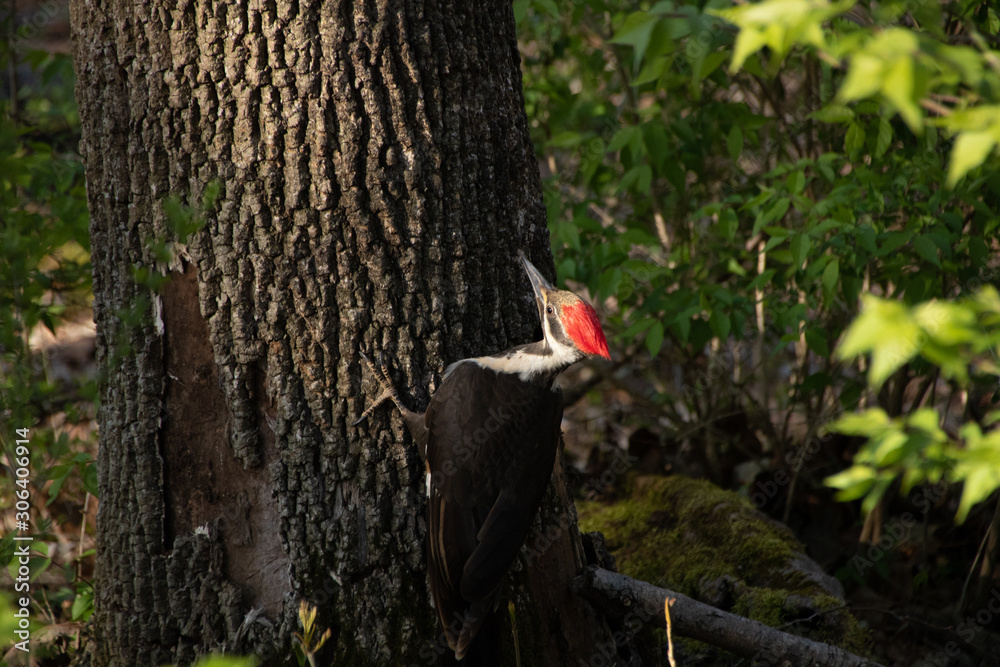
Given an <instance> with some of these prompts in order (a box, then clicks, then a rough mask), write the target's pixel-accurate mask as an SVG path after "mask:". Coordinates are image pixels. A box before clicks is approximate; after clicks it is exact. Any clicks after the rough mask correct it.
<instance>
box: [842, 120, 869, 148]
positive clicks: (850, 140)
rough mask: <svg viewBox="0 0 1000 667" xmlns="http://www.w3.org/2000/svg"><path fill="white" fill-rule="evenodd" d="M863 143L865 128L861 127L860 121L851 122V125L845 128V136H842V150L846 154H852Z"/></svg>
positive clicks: (861, 146) (862, 146)
mask: <svg viewBox="0 0 1000 667" xmlns="http://www.w3.org/2000/svg"><path fill="white" fill-rule="evenodd" d="M864 145H865V129H864V128H863V127H861V124H860V123H851V126H850V127H849V128H847V136H846V137H844V152H845V153H847V154H848V155H854V154H855V153H857V152H858V151H860V150H861V149H862V148H864Z"/></svg>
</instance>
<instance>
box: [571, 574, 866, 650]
mask: <svg viewBox="0 0 1000 667" xmlns="http://www.w3.org/2000/svg"><path fill="white" fill-rule="evenodd" d="M573 589H574V591H575V592H576V593H577V594H579V595H581V596H583V597H585V598H587V599H588V600H590V601H592V602H595V603H598V604H599V605H600V608H602V609H608V608H609V605H608V603H611V608H612V609H617V611H618V612H620V613H622V614H624V613H626V611H631V612H633V614H635V615H637V616H640V617H643V618H647V619H649V622H655V623H657V624H659V623H660V622H662V621H665V615H666V614H665V611H664V602H663V601H664V599H666V598H673V599H674V602H673V604H672V605H671V606H672V607H673V610H672V613H671V614H670V616H671V623H670V626H671V630H672V631H673V632H676V633H677V634H678V635H681V636H683V637H690V638H691V639H697V640H699V641H703V642H705V643H708V644H711V645H713V646H718V647H719V648H722V649H725V650H727V651H732V652H733V653H736V654H737V655H741V656H747V657H750V656H760V657H764V658H766V659H767V660H768V661H769V662H770V663H771V664H781V662H782V661H787V662H788V663H790V664H793V665H810V666H812V667H881V666H880V665H879V664H878V663H875V662H872V661H870V660H867V659H865V658H862V657H859V656H856V655H854V654H853V653H848V652H847V651H845V650H843V649H840V648H837V647H836V646H830V645H829V644H822V643H820V642H815V641H813V640H811V639H805V638H804V637H798V636H796V635H793V634H789V633H787V632H782V631H780V630H775V629H774V628H771V627H769V626H767V625H764V624H763V623H759V622H757V621H752V620H750V619H748V618H744V617H742V616H737V615H735V614H730V613H729V612H725V611H722V610H721V609H716V608H715V607H712V606H710V605H707V604H704V603H702V602H698V601H696V600H692V599H691V598H689V597H687V596H685V595H681V594H680V593H675V592H674V591H669V590H666V589H663V588H657V587H656V586H653V585H652V584H648V583H646V582H644V581H638V580H636V579H632V578H631V577H627V576H625V575H623V574H617V573H615V572H610V571H608V570H604V569H602V568H599V567H595V566H588V567H586V568H584V571H583V573H582V574H580V576H578V577H576V579H574V580H573Z"/></svg>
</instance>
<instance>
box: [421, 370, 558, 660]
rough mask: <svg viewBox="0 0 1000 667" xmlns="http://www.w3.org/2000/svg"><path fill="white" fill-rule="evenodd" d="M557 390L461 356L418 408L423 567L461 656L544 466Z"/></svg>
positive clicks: (552, 448)
mask: <svg viewBox="0 0 1000 667" xmlns="http://www.w3.org/2000/svg"><path fill="white" fill-rule="evenodd" d="M562 410H563V406H562V393H561V392H559V391H558V390H556V391H553V390H552V388H551V386H541V385H537V384H532V383H528V382H522V381H521V380H520V378H519V376H517V375H511V374H507V373H496V372H495V371H492V370H489V369H486V368H483V367H481V366H479V365H478V364H476V363H474V362H471V361H467V362H464V363H460V364H459V365H457V366H456V367H455V368H454V369H452V371H451V373H450V374H449V375H448V377H447V378H446V379H445V381H444V382H443V383H442V384H441V387H440V388H439V389H438V390H437V391H436V392H435V394H434V397H433V398H432V399H431V403H430V405H429V406H428V408H427V413H426V423H427V430H428V443H427V464H428V468H429V470H430V473H431V489H430V494H429V495H430V498H429V502H428V526H429V530H430V534H429V535H428V561H429V562H428V573H429V577H430V584H431V592H432V593H433V595H434V600H435V604H436V605H437V608H438V613H439V614H440V616H441V621H442V624H443V625H444V627H445V631H446V633H447V636H448V639H449V643H450V644H451V645H452V647H453V648H454V649H455V650H456V653H457V654H458V656H459V657H461V656H462V655H463V654H464V653H465V650H466V649H467V648H468V645H469V643H470V642H471V641H472V639H473V637H474V636H475V634H476V632H477V631H478V630H479V627H480V625H481V624H482V622H483V620H484V619H485V618H486V616H487V615H488V614H490V613H491V612H492V611H493V609H494V607H495V604H496V597H497V593H498V591H499V588H500V584H501V582H502V581H503V577H504V575H505V574H506V573H507V570H508V569H509V568H510V565H511V563H512V562H513V560H514V558H515V557H516V555H517V552H518V551H519V550H520V548H521V545H522V544H523V543H524V540H525V538H526V537H527V534H528V530H529V529H530V527H531V523H532V521H533V520H534V517H535V513H536V512H537V511H538V505H539V504H540V503H541V499H542V495H543V494H544V493H545V488H546V486H547V485H548V482H549V478H550V477H551V475H552V467H553V464H554V462H555V455H556V448H557V446H558V442H559V427H560V422H561V420H562Z"/></svg>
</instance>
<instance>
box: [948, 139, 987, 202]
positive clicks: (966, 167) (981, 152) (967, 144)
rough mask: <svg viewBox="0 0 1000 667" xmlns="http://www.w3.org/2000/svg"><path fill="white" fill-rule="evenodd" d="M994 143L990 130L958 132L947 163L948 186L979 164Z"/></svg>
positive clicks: (955, 182)
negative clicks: (949, 160)
mask: <svg viewBox="0 0 1000 667" xmlns="http://www.w3.org/2000/svg"><path fill="white" fill-rule="evenodd" d="M996 144H997V139H996V135H995V133H994V132H991V131H984V132H963V133H961V134H959V135H958V138H957V139H955V147H954V148H953V149H952V151H951V163H950V164H949V165H948V181H947V183H948V187H949V188H953V187H955V185H956V184H957V183H958V182H959V181H960V180H962V177H963V176H965V175H966V174H967V173H969V172H970V171H971V170H973V169H975V168H976V167H978V166H979V165H981V164H982V163H983V161H984V160H986V157H987V156H988V155H989V154H990V153H991V152H992V151H993V148H994V146H996Z"/></svg>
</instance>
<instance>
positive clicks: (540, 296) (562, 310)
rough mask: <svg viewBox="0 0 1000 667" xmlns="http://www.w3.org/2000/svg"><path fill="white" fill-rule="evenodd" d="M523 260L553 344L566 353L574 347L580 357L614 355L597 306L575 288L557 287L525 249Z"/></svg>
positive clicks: (544, 328)
mask: <svg viewBox="0 0 1000 667" xmlns="http://www.w3.org/2000/svg"><path fill="white" fill-rule="evenodd" d="M521 262H522V263H523V264H524V270H525V271H526V272H527V273H528V280H530V281H531V288H532V289H533V290H534V292H535V303H536V304H537V305H538V317H539V319H540V320H541V324H542V332H543V333H544V335H545V342H546V343H547V344H548V346H549V348H550V349H552V350H553V351H555V352H562V353H568V352H569V351H570V350H574V351H576V352H577V353H578V355H579V356H578V358H580V357H584V356H598V357H604V358H605V359H610V358H611V354H610V353H609V352H608V341H607V339H605V338H604V331H602V330H601V323H600V321H598V319H597V312H596V311H595V310H594V308H593V306H591V305H590V304H589V303H587V302H586V301H584V300H583V299H581V298H580V297H578V296H577V295H575V294H573V293H572V292H567V291H565V290H559V289H556V288H555V287H553V286H552V285H551V284H550V283H549V281H547V280H546V279H545V278H544V277H542V274H541V273H539V272H538V269H536V268H535V267H534V265H533V264H532V263H531V262H529V261H528V258H527V257H525V255H524V253H523V252H522V253H521Z"/></svg>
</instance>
